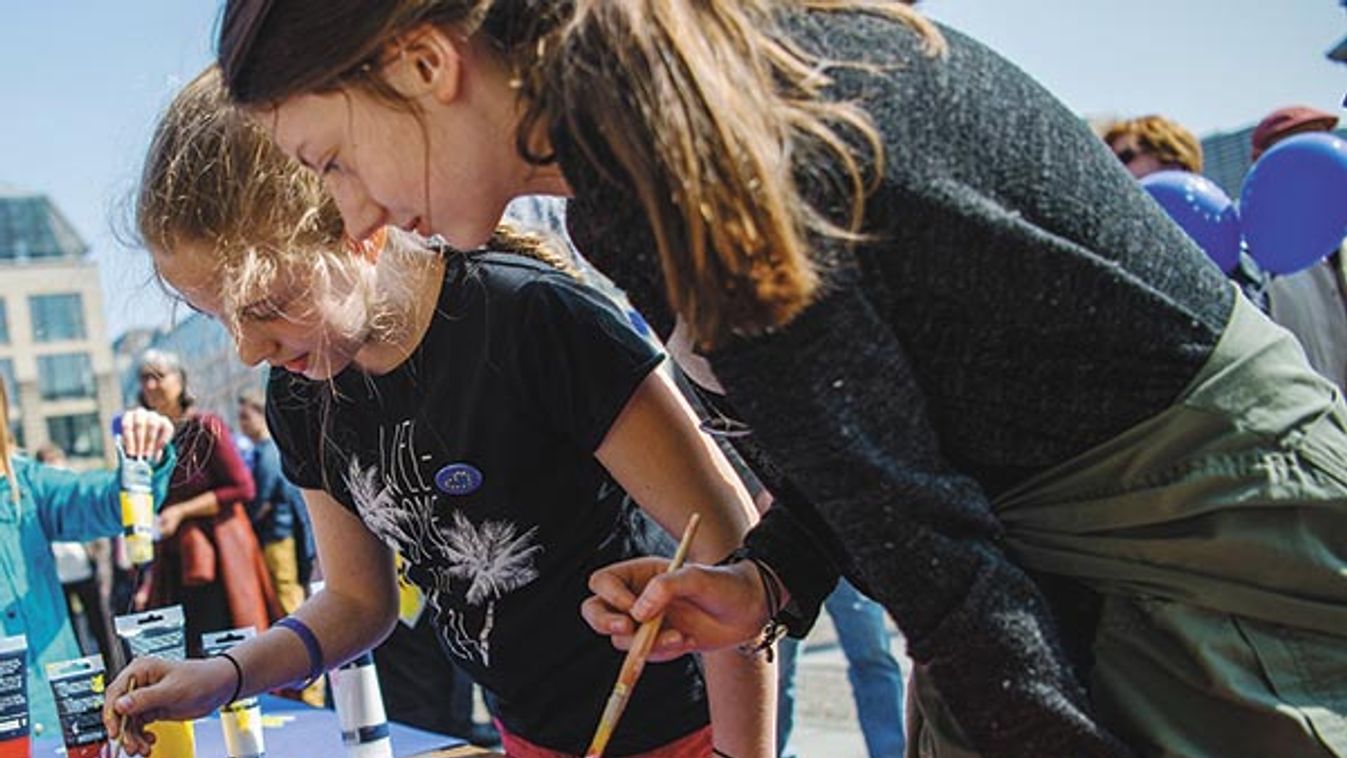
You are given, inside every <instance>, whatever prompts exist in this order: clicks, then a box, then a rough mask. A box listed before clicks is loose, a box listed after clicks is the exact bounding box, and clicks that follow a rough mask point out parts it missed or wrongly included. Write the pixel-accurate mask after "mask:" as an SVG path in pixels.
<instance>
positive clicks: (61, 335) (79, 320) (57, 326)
mask: <svg viewBox="0 0 1347 758" xmlns="http://www.w3.org/2000/svg"><path fill="white" fill-rule="evenodd" d="M28 309H29V311H30V312H31V313H32V316H33V339H34V340H35V341H37V342H55V341H57V340H82V339H84V334H85V332H84V303H83V301H81V299H80V296H79V293H77V292H75V293H69V294H65V295H34V296H33V297H30V298H28Z"/></svg>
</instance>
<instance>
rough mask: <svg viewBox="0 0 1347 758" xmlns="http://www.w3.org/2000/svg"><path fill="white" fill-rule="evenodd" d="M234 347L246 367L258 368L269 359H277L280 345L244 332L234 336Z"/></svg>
mask: <svg viewBox="0 0 1347 758" xmlns="http://www.w3.org/2000/svg"><path fill="white" fill-rule="evenodd" d="M234 347H235V349H236V350H237V351H238V354H239V360H241V361H243V363H244V365H246V366H256V365H257V364H259V363H261V362H262V361H264V360H266V359H268V358H272V357H275V356H276V352H277V351H278V350H279V349H280V344H279V343H277V342H276V341H275V340H272V339H268V338H266V337H265V336H262V335H255V334H249V333H248V332H246V331H243V332H240V333H238V334H236V335H234Z"/></svg>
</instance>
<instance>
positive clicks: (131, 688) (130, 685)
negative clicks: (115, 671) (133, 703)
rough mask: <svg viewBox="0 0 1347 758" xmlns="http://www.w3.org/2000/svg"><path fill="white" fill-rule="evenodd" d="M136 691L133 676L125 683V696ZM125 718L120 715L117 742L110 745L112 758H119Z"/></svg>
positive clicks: (123, 715)
mask: <svg viewBox="0 0 1347 758" xmlns="http://www.w3.org/2000/svg"><path fill="white" fill-rule="evenodd" d="M135 691H136V678H135V677H134V676H133V677H131V678H130V679H129V680H127V682H126V694H128V695H130V694H131V693H132V692H135ZM126 716H127V714H125V713H123V714H122V721H121V726H120V727H118V729H117V741H116V742H114V743H113V745H112V758H121V754H122V738H123V737H125V736H126Z"/></svg>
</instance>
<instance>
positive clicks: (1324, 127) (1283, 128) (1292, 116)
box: [1250, 105, 1338, 160]
mask: <svg viewBox="0 0 1347 758" xmlns="http://www.w3.org/2000/svg"><path fill="white" fill-rule="evenodd" d="M1337 125H1338V117H1337V116H1334V115H1333V114H1332V113H1325V112H1324V111H1321V110H1318V109H1317V108H1311V107H1309V106H1307V105H1292V106H1289V107H1286V108H1278V109H1277V110H1275V111H1273V112H1271V113H1269V114H1268V115H1267V118H1264V119H1263V120H1262V121H1259V122H1258V126H1256V127H1254V130H1253V137H1251V138H1250V142H1252V143H1253V159H1254V160H1258V156H1260V155H1262V154H1263V152H1264V151H1266V150H1267V149H1268V148H1270V147H1272V146H1273V145H1275V144H1277V143H1278V142H1280V141H1281V140H1283V139H1285V138H1286V137H1290V136H1291V135H1292V134H1300V133H1301V132H1327V131H1331V130H1332V129H1333V127H1335V126H1337Z"/></svg>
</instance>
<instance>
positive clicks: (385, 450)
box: [345, 421, 543, 666]
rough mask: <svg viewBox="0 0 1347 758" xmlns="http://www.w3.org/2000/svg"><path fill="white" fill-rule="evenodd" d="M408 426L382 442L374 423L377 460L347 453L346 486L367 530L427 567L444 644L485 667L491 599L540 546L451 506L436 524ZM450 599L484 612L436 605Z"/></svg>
mask: <svg viewBox="0 0 1347 758" xmlns="http://www.w3.org/2000/svg"><path fill="white" fill-rule="evenodd" d="M413 430H414V422H412V421H403V422H402V423H400V424H398V425H397V426H396V427H394V429H393V434H392V438H391V440H390V439H389V438H388V436H387V435H386V434H385V430H384V429H383V428H380V430H379V451H380V460H379V464H378V465H377V466H369V467H367V468H366V467H362V466H361V465H360V461H359V460H358V459H357V458H356V457H354V456H353V457H352V458H351V460H350V462H349V464H348V466H347V471H346V476H345V481H346V488H347V489H348V490H349V491H350V493H351V499H352V500H354V501H355V506H356V510H357V512H358V513H359V514H360V518H361V519H362V520H363V521H364V522H365V525H366V526H367V527H369V529H370V531H372V532H374V533H375V534H376V535H378V536H379V538H380V539H382V540H383V541H384V543H385V544H387V545H388V546H389V547H390V548H392V549H393V550H396V551H398V552H400V553H401V554H402V555H403V556H405V557H406V559H407V560H408V561H410V562H411V563H412V564H414V565H418V566H423V567H425V568H427V569H429V571H430V573H431V574H432V576H433V577H434V582H433V586H432V587H429V588H428V590H429V592H428V597H427V600H429V602H430V603H431V604H433V605H434V606H435V608H436V609H437V610H438V611H439V614H438V615H439V618H440V620H441V622H442V623H443V628H442V629H441V634H442V636H443V637H444V638H445V642H446V643H447V644H448V645H449V647H450V648H451V649H452V650H453V651H454V653H455V654H457V655H461V656H463V657H465V658H469V659H477V660H479V661H481V664H482V665H483V666H490V665H491V630H492V628H493V627H494V626H495V618H496V600H497V599H499V598H501V597H502V596H504V595H506V594H508V593H510V592H513V591H515V590H517V589H519V588H520V587H523V586H525V585H527V584H528V583H529V582H532V581H533V580H534V579H537V578H538V570H537V568H536V567H535V565H534V562H535V560H536V558H537V557H538V554H539V553H541V552H542V550H543V547H542V546H541V545H538V544H535V541H534V540H535V538H536V536H537V532H538V528H537V527H534V528H532V529H529V530H528V531H526V532H524V533H523V534H520V533H519V528H518V527H517V526H516V525H514V524H511V523H508V522H505V521H483V522H482V523H480V524H473V523H472V522H471V521H469V520H468V517H467V516H465V515H464V514H463V513H462V512H461V511H458V510H455V511H453V513H452V517H451V520H452V523H451V524H448V525H445V524H442V523H441V521H442V519H441V518H440V517H439V516H437V515H436V514H435V500H436V498H437V497H438V494H437V493H436V491H435V488H434V485H432V484H429V483H427V481H426V479H425V477H423V476H422V473H421V466H420V464H421V463H423V462H429V461H430V456H420V455H418V454H417V452H416V445H415V439H414V436H413ZM463 583H467V588H466V590H465V589H463V588H462V587H463ZM455 597H461V598H463V599H464V600H466V603H467V605H469V606H474V607H481V606H483V604H485V610H484V612H483V611H474V610H469V609H463V608H461V607H455V606H454V605H453V604H451V603H448V602H443V601H447V600H448V599H449V598H455ZM474 628H475V632H474V631H473V630H474Z"/></svg>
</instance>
